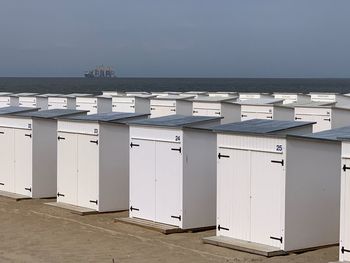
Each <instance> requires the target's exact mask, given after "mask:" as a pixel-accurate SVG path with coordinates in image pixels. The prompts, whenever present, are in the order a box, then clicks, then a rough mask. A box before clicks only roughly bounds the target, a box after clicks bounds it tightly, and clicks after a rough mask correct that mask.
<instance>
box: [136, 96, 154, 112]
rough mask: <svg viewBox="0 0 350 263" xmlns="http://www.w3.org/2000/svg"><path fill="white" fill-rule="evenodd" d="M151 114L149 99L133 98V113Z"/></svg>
mask: <svg viewBox="0 0 350 263" xmlns="http://www.w3.org/2000/svg"><path fill="white" fill-rule="evenodd" d="M150 112H151V104H150V100H149V99H143V98H137V97H136V98H135V113H146V114H149V113H150Z"/></svg>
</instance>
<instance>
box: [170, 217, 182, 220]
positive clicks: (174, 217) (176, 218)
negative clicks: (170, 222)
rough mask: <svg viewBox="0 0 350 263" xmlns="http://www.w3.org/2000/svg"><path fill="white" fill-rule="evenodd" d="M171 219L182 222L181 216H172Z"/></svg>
mask: <svg viewBox="0 0 350 263" xmlns="http://www.w3.org/2000/svg"><path fill="white" fill-rule="evenodd" d="M171 218H175V219H179V221H181V216H171Z"/></svg>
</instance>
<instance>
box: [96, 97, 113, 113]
mask: <svg viewBox="0 0 350 263" xmlns="http://www.w3.org/2000/svg"><path fill="white" fill-rule="evenodd" d="M105 112H112V98H97V113H105Z"/></svg>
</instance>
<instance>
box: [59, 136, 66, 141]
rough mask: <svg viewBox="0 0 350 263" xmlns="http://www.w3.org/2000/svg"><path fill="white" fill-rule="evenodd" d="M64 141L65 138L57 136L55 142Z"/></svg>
mask: <svg viewBox="0 0 350 263" xmlns="http://www.w3.org/2000/svg"><path fill="white" fill-rule="evenodd" d="M65 139H66V138H64V137H61V136H58V137H57V140H59V141H60V140H65Z"/></svg>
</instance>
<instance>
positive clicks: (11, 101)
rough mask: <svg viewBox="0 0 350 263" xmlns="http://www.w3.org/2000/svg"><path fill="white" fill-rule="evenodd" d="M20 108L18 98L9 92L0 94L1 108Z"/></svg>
mask: <svg viewBox="0 0 350 263" xmlns="http://www.w3.org/2000/svg"><path fill="white" fill-rule="evenodd" d="M9 106H18V97H17V96H14V95H13V94H12V93H9V92H0V108H2V107H9Z"/></svg>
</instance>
